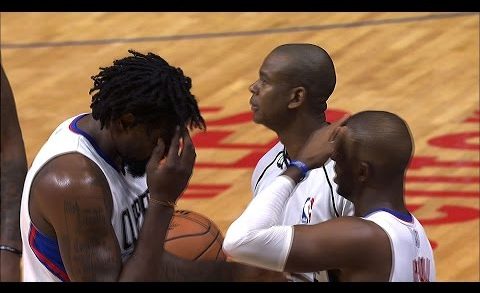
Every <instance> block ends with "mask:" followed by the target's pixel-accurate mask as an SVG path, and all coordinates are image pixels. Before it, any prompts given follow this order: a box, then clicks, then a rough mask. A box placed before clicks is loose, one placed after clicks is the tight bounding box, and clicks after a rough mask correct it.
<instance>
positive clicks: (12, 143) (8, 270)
mask: <svg viewBox="0 0 480 293" xmlns="http://www.w3.org/2000/svg"><path fill="white" fill-rule="evenodd" d="M1 128H2V130H1V131H2V136H1V144H2V146H1V154H2V155H1V208H0V213H1V234H0V236H1V240H0V244H2V245H7V246H10V247H13V248H15V249H17V250H19V251H21V250H22V241H21V237H20V224H19V221H20V201H21V197H22V190H23V184H24V180H25V175H26V174H27V158H26V155H25V147H24V144H23V138H22V132H21V129H20V124H19V122H18V117H17V111H16V108H15V101H14V98H13V92H12V89H11V87H10V84H9V82H8V79H7V76H6V75H5V72H4V70H3V66H2V67H1ZM0 253H1V259H2V262H1V271H0V280H1V281H19V280H20V268H19V264H20V256H19V255H16V254H14V253H12V252H9V251H6V250H1V252H0Z"/></svg>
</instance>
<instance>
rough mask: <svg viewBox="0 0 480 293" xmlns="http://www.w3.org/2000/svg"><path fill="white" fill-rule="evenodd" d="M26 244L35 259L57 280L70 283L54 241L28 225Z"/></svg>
mask: <svg viewBox="0 0 480 293" xmlns="http://www.w3.org/2000/svg"><path fill="white" fill-rule="evenodd" d="M28 242H29V245H30V247H31V248H32V250H33V253H34V254H35V256H36V257H37V259H38V260H39V261H40V262H41V263H42V264H43V265H44V266H45V267H46V268H47V269H48V270H49V271H50V272H51V273H52V274H54V275H55V276H57V278H59V279H60V280H62V281H63V282H68V281H70V279H69V277H68V274H67V271H66V270H65V266H64V265H63V261H62V256H61V255H60V248H59V247H58V242H57V240H56V239H53V238H50V237H48V236H47V235H45V234H42V232H40V231H39V230H38V229H37V228H36V227H35V226H34V225H33V224H30V233H29V237H28Z"/></svg>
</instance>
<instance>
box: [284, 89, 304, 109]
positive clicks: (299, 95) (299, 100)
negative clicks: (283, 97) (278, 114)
mask: <svg viewBox="0 0 480 293" xmlns="http://www.w3.org/2000/svg"><path fill="white" fill-rule="evenodd" d="M305 96H306V90H305V88H304V87H303V86H297V87H294V88H293V89H292V90H291V94H290V100H289V101H288V109H295V108H298V107H300V105H302V104H303V103H304V101H305Z"/></svg>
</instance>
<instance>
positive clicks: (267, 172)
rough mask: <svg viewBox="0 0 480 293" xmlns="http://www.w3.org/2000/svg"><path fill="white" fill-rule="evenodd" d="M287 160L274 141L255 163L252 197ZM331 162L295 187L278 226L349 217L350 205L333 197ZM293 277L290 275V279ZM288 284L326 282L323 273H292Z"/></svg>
mask: <svg viewBox="0 0 480 293" xmlns="http://www.w3.org/2000/svg"><path fill="white" fill-rule="evenodd" d="M288 162H289V158H288V155H287V152H286V150H285V146H284V145H283V144H282V143H281V142H278V143H277V144H276V145H275V146H274V147H273V148H271V149H270V150H269V151H268V152H267V153H266V154H265V155H264V156H263V157H262V158H261V159H260V161H258V163H257V166H256V167H255V170H254V171H253V175H252V182H251V188H252V192H253V196H255V195H256V194H258V193H259V192H260V191H261V190H263V189H264V188H265V187H266V186H268V185H269V184H271V182H272V181H273V180H274V179H275V178H276V177H277V176H279V175H280V174H282V173H283V172H284V171H285V170H286V168H287V165H288ZM334 164H335V162H333V161H332V160H328V161H327V162H326V163H325V165H324V167H325V169H324V168H323V167H322V168H317V169H313V170H310V171H309V172H308V173H307V175H306V177H305V178H304V180H302V181H301V182H300V183H299V184H297V186H296V188H295V190H294V191H293V195H292V196H291V197H290V199H289V200H288V202H287V204H286V206H285V209H284V210H285V213H284V215H283V222H282V223H279V224H281V225H286V226H291V225H297V224H318V223H321V222H324V221H326V220H329V219H332V218H335V217H336V213H335V210H336V212H337V213H338V214H339V216H346V215H348V216H351V215H353V204H352V203H351V202H350V201H348V200H347V199H345V198H344V197H342V196H340V195H338V194H337V185H336V183H335V182H333V178H334V177H335V171H334V170H333V167H334ZM293 275H294V276H293ZM291 280H292V281H314V280H317V281H326V280H328V278H327V275H326V272H325V271H323V272H319V273H305V274H292V278H291Z"/></svg>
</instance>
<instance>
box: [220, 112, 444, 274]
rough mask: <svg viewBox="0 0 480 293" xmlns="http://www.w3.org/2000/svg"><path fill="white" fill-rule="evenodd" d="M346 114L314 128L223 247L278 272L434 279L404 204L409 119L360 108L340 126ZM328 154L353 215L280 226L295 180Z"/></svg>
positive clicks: (418, 228) (428, 253)
mask: <svg viewBox="0 0 480 293" xmlns="http://www.w3.org/2000/svg"><path fill="white" fill-rule="evenodd" d="M344 120H345V119H342V120H340V121H338V122H336V123H333V124H332V125H330V126H328V127H326V128H324V129H320V130H317V131H316V132H314V134H313V136H312V137H311V138H310V139H309V141H308V142H307V143H306V145H305V146H304V147H303V148H302V149H301V150H299V153H298V156H297V158H298V161H297V163H296V164H293V163H292V164H291V165H290V166H289V167H288V168H287V169H286V171H285V172H283V173H282V175H281V176H278V177H277V178H275V179H274V181H273V182H272V183H271V184H270V185H269V186H268V187H267V188H265V189H264V190H262V191H261V192H260V193H259V194H258V195H257V196H256V197H255V199H254V200H253V201H252V202H251V203H250V205H249V206H248V207H247V209H246V210H245V211H244V212H243V214H242V215H241V216H240V217H239V218H238V219H237V220H236V221H235V222H234V223H233V224H232V225H231V226H230V228H229V229H228V231H227V234H226V237H225V240H224V250H225V251H226V253H227V254H229V255H230V256H231V257H233V259H234V260H236V261H240V262H243V263H248V264H252V265H258V266H261V267H264V268H269V269H272V270H277V271H282V270H284V271H289V272H292V271H293V272H299V271H300V272H308V271H315V270H329V276H330V280H337V281H405V282H406V281H435V261H434V258H433V252H432V247H431V246H430V243H429V241H428V239H427V235H426V233H425V231H424V229H423V227H422V225H421V224H420V223H419V222H418V220H417V219H416V218H415V217H414V216H413V215H412V214H410V213H409V212H408V210H407V208H406V206H405V200H404V178H405V172H406V168H407V165H408V163H409V161H410V158H411V156H412V154H413V139H412V136H411V134H410V131H409V129H408V126H407V124H406V123H405V121H403V120H402V119H401V118H400V117H398V116H397V115H395V114H392V113H389V112H383V111H365V112H360V113H358V114H355V115H353V116H352V117H350V118H349V119H348V121H346V123H345V126H344V127H341V128H338V126H339V125H341V123H343V122H344ZM332 138H334V141H333V140H332ZM329 142H330V143H329ZM330 156H332V159H333V160H334V161H335V171H336V177H335V179H334V181H335V182H336V183H337V184H338V187H337V188H338V193H339V194H341V195H343V196H345V197H346V198H348V199H349V200H351V201H352V202H353V203H354V204H355V216H356V217H341V218H336V219H332V220H329V221H326V222H323V223H320V224H316V225H283V226H281V224H282V220H283V219H282V213H283V212H284V210H285V208H286V203H287V202H288V200H289V197H290V196H292V195H293V194H292V193H293V192H294V189H295V188H296V187H298V183H299V182H301V180H302V179H303V178H304V177H305V176H307V174H308V170H310V169H312V168H316V167H318V166H322V165H323V164H324V163H325V161H327V160H328V158H329V157H330ZM258 250H261V251H262V253H261V254H259V253H258Z"/></svg>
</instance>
